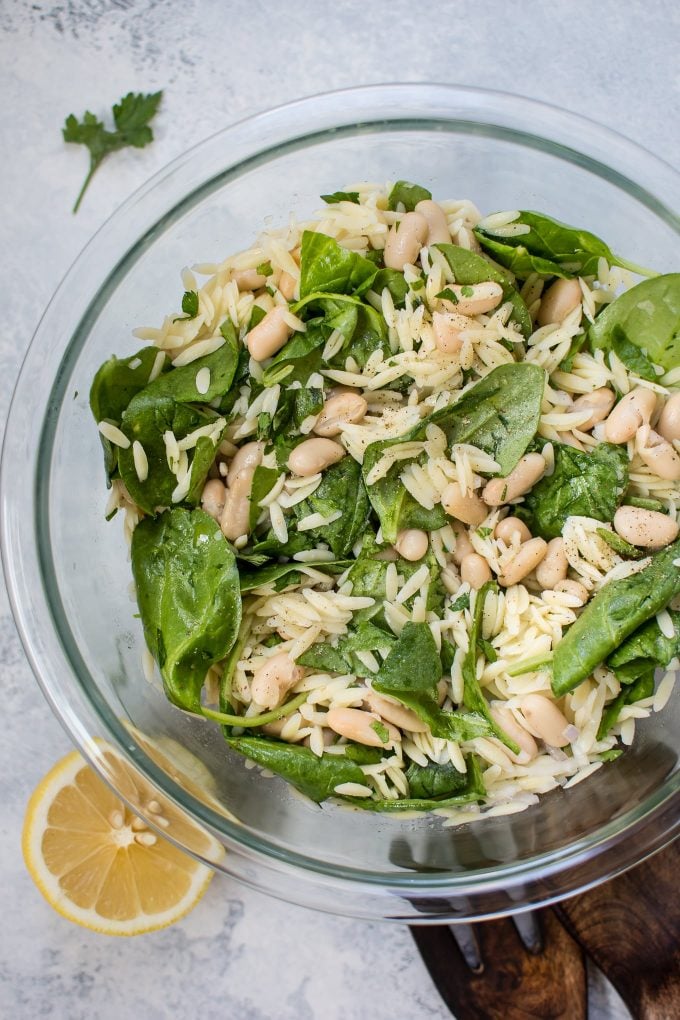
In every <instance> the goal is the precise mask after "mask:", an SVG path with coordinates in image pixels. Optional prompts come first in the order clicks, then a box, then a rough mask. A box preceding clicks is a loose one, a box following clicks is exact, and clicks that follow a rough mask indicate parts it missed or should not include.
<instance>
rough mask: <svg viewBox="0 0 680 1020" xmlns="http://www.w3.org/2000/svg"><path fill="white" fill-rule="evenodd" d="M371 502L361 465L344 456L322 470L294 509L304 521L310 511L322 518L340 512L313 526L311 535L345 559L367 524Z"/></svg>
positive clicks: (297, 515)
mask: <svg viewBox="0 0 680 1020" xmlns="http://www.w3.org/2000/svg"><path fill="white" fill-rule="evenodd" d="M370 510H371V505H370V503H369V501H368V496H367V495H366V489H365V488H364V483H363V480H362V477H361V465H360V464H358V463H357V462H356V461H355V460H354V459H353V458H352V457H343V458H342V460H340V461H338V462H337V464H333V465H331V467H329V468H328V469H327V470H326V471H324V473H323V477H322V479H321V482H320V483H319V485H318V486H317V488H316V489H315V490H314V492H313V493H312V494H311V496H308V497H307V499H305V500H303V501H302V502H301V503H297V504H296V505H295V506H294V507H293V512H294V514H295V516H296V518H297V519H298V521H300V520H302V519H303V518H304V517H307V516H309V515H310V514H315V513H319V514H322V516H323V517H330V516H331V515H332V514H335V513H340V515H341V516H340V517H339V518H338V519H337V520H336V521H333V522H332V523H331V524H326V525H324V526H323V527H320V528H312V529H311V531H310V534H311V535H312V536H313V537H314V538H315V539H316V540H317V541H319V542H327V543H328V545H329V546H330V548H331V551H332V552H333V554H334V556H336V557H337V558H338V559H342V558H343V557H344V556H348V555H349V553H351V551H352V547H353V546H354V544H355V542H356V541H357V540H358V539H360V538H361V536H362V535H363V533H364V530H365V528H366V525H367V524H368V517H369V514H370Z"/></svg>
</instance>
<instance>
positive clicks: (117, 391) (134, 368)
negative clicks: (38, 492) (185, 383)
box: [90, 347, 170, 484]
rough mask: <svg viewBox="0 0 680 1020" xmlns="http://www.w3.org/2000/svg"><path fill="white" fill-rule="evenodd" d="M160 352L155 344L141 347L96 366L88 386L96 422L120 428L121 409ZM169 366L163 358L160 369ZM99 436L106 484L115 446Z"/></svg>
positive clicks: (142, 383)
mask: <svg viewBox="0 0 680 1020" xmlns="http://www.w3.org/2000/svg"><path fill="white" fill-rule="evenodd" d="M160 353H161V352H160V351H159V350H158V348H157V347H145V348H143V350H141V351H137V353H136V354H132V355H130V357H129V358H116V357H112V358H109V360H108V361H105V362H104V364H103V365H101V366H100V368H99V369H98V371H97V374H96V375H95V377H94V379H93V380H92V386H91V387H90V408H91V410H92V414H93V417H94V420H95V421H96V422H97V423H99V422H100V421H108V422H110V423H111V424H112V425H116V426H117V427H118V428H120V423H121V419H122V417H123V413H124V411H125V408H126V407H127V406H128V404H129V403H130V401H131V400H132V398H133V397H135V396H136V395H137V394H138V393H139V392H140V390H143V389H144V387H145V386H147V385H148V382H149V375H150V374H151V370H152V368H153V367H154V365H155V363H156V358H157V357H158V355H159V354H160ZM164 358H165V356H164ZM169 368H170V362H169V361H168V359H167V358H165V360H164V362H163V368H162V371H163V372H166V371H168V369H169ZM99 438H100V440H101V444H102V446H103V448H104V464H105V467H106V474H107V481H108V482H109V484H110V479H111V476H112V475H113V474H114V472H115V470H116V467H117V465H118V449H119V447H117V446H114V445H113V443H110V442H109V440H108V439H106V438H105V437H104V436H102V435H101V433H100V434H99Z"/></svg>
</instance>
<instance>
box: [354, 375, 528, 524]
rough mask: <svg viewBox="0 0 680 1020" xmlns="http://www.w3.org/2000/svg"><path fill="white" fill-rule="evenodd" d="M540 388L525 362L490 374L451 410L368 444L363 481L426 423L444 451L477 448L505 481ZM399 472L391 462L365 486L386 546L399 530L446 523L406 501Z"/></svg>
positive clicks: (419, 435) (436, 511)
mask: <svg viewBox="0 0 680 1020" xmlns="http://www.w3.org/2000/svg"><path fill="white" fill-rule="evenodd" d="M544 386H545V373H544V371H543V369H541V368H538V366H536V365H531V364H528V363H526V362H525V363H523V364H514V363H513V364H509V365H500V366H499V367H498V368H494V369H493V371H491V372H489V374H488V375H486V376H485V377H484V378H483V379H481V380H480V381H479V382H478V383H476V384H475V385H474V386H472V387H471V388H470V389H469V390H468V391H467V393H464V394H463V396H462V397H460V399H459V400H458V401H457V402H456V403H455V404H452V405H450V406H448V407H444V408H442V410H440V411H436V412H435V413H434V414H432V415H430V417H429V418H427V419H425V420H424V421H422V422H421V423H420V424H418V425H417V426H416V427H415V428H413V429H411V430H410V432H408V433H406V434H405V435H404V436H400V437H399V438H398V439H386V440H382V441H380V442H377V443H371V444H370V446H368V447H367V449H366V453H365V455H364V463H363V475H364V480H365V479H366V478H367V477H368V476H369V473H370V471H371V470H372V468H373V467H374V466H375V465H376V464H377V463H378V461H379V460H380V458H381V457H382V455H383V453H385V451H386V450H388V449H389V448H390V447H392V446H395V445H397V444H399V443H404V442H409V441H411V440H414V439H415V440H419V439H423V438H424V437H425V433H426V429H427V425H428V424H429V423H430V422H433V423H434V424H436V425H439V426H440V427H441V428H442V429H443V430H444V431H445V432H446V435H447V438H448V441H449V444H450V445H453V444H454V443H471V444H473V445H474V446H478V447H480V448H481V449H482V450H484V451H485V452H486V453H489V454H490V455H491V456H492V457H493V458H494V459H495V460H496V461H497V462H498V464H499V468H500V473H501V474H502V475H508V474H509V473H510V472H511V471H512V469H513V468H514V467H515V465H516V464H517V462H518V460H519V459H520V457H521V456H522V455H523V454H524V453H525V452H526V450H527V448H528V446H529V444H530V442H531V440H532V439H533V438H534V436H535V434H536V429H537V428H538V419H539V416H540V413H541V401H542V399H543V390H544ZM403 469H404V462H403V461H401V462H397V463H396V464H394V465H393V466H392V467H391V468H390V470H389V471H388V472H387V475H386V476H385V477H384V478H381V479H380V480H379V481H377V482H374V483H373V484H372V485H367V491H368V498H369V499H370V501H371V504H372V506H373V509H374V510H375V512H376V514H377V515H378V518H379V520H380V525H381V527H382V533H383V538H384V540H385V541H386V542H389V543H394V542H395V541H396V539H397V535H398V534H399V532H400V531H401V530H402V529H403V528H422V529H423V530H424V531H434V530H436V529H437V528H442V527H444V525H445V524H446V523H447V522H448V520H449V518H448V517H447V515H446V514H445V512H444V510H443V509H442V507H441V506H440V505H436V506H435V507H434V508H433V509H432V510H426V509H425V508H424V507H422V506H421V505H420V503H418V502H417V501H416V500H415V499H414V498H413V496H411V494H410V493H409V492H408V491H407V489H406V488H405V487H404V485H403V483H402V482H401V480H400V478H399V475H400V474H401V472H402V471H403Z"/></svg>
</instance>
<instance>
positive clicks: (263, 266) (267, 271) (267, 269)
mask: <svg viewBox="0 0 680 1020" xmlns="http://www.w3.org/2000/svg"><path fill="white" fill-rule="evenodd" d="M255 272H256V273H259V274H260V276H271V275H272V274H273V272H274V270H273V269H272V264H271V262H260V264H259V266H257V267H256V268H255Z"/></svg>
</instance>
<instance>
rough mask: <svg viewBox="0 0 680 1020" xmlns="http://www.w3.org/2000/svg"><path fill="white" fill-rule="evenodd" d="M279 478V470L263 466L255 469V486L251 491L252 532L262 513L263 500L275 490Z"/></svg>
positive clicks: (253, 485)
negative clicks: (261, 504) (261, 501)
mask: <svg viewBox="0 0 680 1020" xmlns="http://www.w3.org/2000/svg"><path fill="white" fill-rule="evenodd" d="M278 477H279V471H278V469H277V468H268V467H263V466H262V465H261V464H258V466H257V467H256V468H255V474H254V475H253V484H252V488H251V490H250V530H251V531H252V530H253V529H254V527H255V525H256V523H257V519H258V517H259V516H260V514H261V513H262V507H261V506H259V505H258V504H259V502H260V500H261V499H264V497H265V496H266V495H267V493H268V492H269V491H270V490H271V489H273V488H274V485H275V484H276V481H277V479H278Z"/></svg>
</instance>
